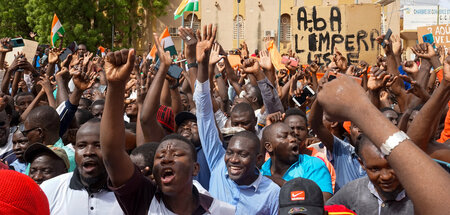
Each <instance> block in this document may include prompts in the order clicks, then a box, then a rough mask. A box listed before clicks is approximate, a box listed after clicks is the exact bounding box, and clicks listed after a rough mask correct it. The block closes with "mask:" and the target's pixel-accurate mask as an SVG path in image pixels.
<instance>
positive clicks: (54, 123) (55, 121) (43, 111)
mask: <svg viewBox="0 0 450 215" xmlns="http://www.w3.org/2000/svg"><path fill="white" fill-rule="evenodd" d="M27 120H28V121H29V122H30V123H32V124H33V125H35V126H38V127H41V128H43V129H45V130H46V131H48V132H55V133H56V134H59V115H58V113H57V112H56V110H55V109H53V108H52V107H50V106H47V105H44V106H38V107H35V108H34V109H33V110H31V111H30V113H29V114H28V117H27Z"/></svg>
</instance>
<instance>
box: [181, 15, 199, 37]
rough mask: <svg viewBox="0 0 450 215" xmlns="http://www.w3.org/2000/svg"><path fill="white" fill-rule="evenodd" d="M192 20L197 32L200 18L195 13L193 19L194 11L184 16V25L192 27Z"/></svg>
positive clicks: (193, 27) (193, 28)
mask: <svg viewBox="0 0 450 215" xmlns="http://www.w3.org/2000/svg"><path fill="white" fill-rule="evenodd" d="M191 21H192V30H194V32H197V29H200V20H198V18H197V15H195V14H194V19H193V20H192V13H190V14H189V15H187V16H186V18H184V27H185V28H190V27H191Z"/></svg>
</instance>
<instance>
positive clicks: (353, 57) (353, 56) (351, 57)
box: [347, 52, 359, 64]
mask: <svg viewBox="0 0 450 215" xmlns="http://www.w3.org/2000/svg"><path fill="white" fill-rule="evenodd" d="M358 58H359V52H351V53H347V61H348V62H349V63H351V64H356V63H358V62H359V61H358Z"/></svg>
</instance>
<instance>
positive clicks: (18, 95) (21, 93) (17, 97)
mask: <svg viewBox="0 0 450 215" xmlns="http://www.w3.org/2000/svg"><path fill="white" fill-rule="evenodd" d="M22 96H33V98H34V94H33V93H31V92H20V93H17V95H15V96H14V104H15V105H17V100H18V99H19V97H22Z"/></svg>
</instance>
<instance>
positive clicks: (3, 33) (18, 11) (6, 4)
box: [0, 0, 31, 38]
mask: <svg viewBox="0 0 450 215" xmlns="http://www.w3.org/2000/svg"><path fill="white" fill-rule="evenodd" d="M27 2H28V0H0V38H3V37H18V36H22V37H24V38H28V37H29V36H28V34H29V33H30V31H31V28H30V27H28V23H27V21H26V19H25V17H26V16H27V14H26V11H25V10H24V9H23V8H24V6H25V4H26V3H27Z"/></svg>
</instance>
